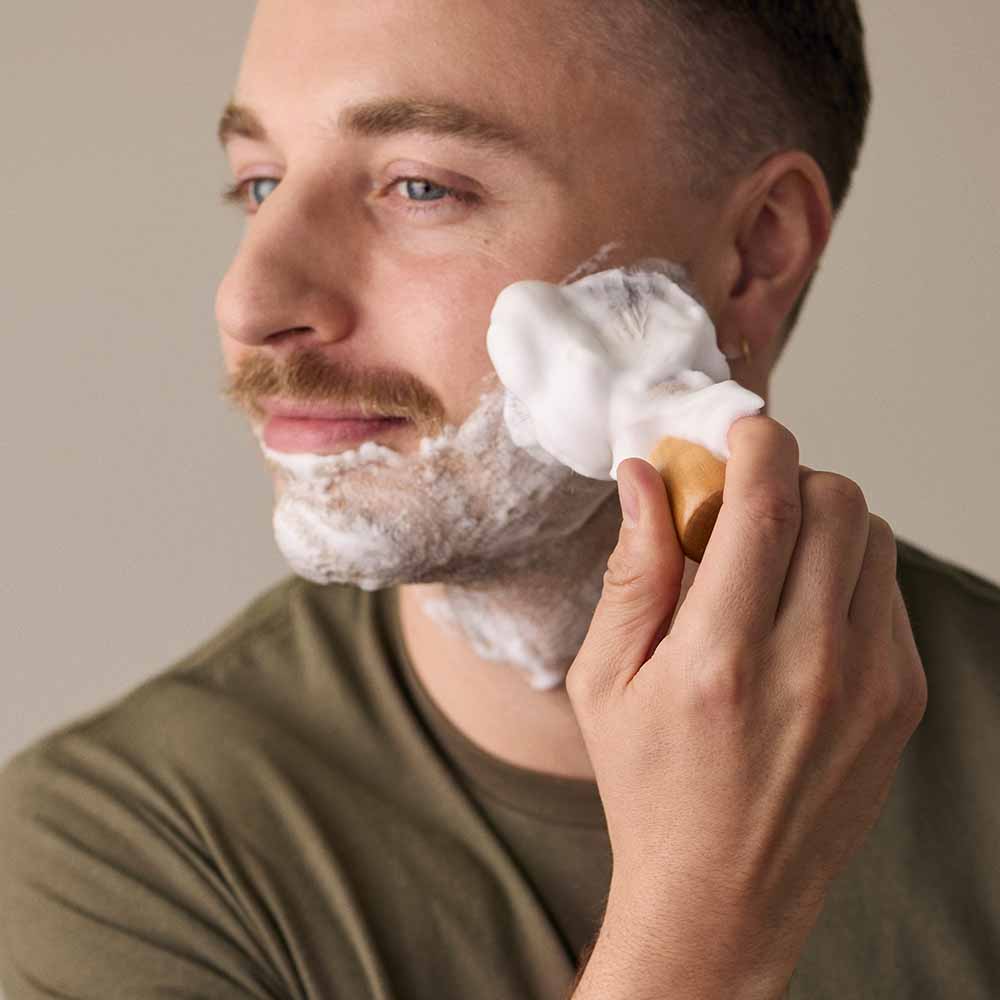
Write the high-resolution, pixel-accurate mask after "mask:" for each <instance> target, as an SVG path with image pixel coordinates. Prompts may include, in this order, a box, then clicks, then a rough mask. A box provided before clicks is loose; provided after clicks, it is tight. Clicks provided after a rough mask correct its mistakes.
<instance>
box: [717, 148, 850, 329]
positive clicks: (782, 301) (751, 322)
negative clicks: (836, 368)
mask: <svg viewBox="0 0 1000 1000" xmlns="http://www.w3.org/2000/svg"><path fill="white" fill-rule="evenodd" d="M741 193H742V195H743V197H742V198H740V202H741V204H740V205H738V208H737V213H738V214H737V225H736V227H735V233H734V235H735V248H736V253H737V256H738V259H739V268H738V273H737V274H736V277H735V281H734V282H733V283H732V285H731V287H730V289H729V294H728V297H727V300H726V302H725V304H724V306H723V310H722V316H721V321H722V324H723V325H724V326H725V327H726V328H727V334H726V336H727V340H728V341H729V342H732V343H738V342H739V338H740V337H746V338H747V340H748V341H749V343H750V344H751V346H752V347H757V348H758V349H763V348H764V347H765V346H766V345H767V344H768V343H769V342H770V341H771V340H772V339H773V338H775V337H777V336H778V335H779V334H780V332H781V330H782V327H783V324H784V321H785V319H786V317H787V316H788V315H789V313H790V312H791V311H792V309H793V307H794V305H795V303H796V301H797V300H798V298H799V295H800V293H801V291H802V289H803V288H804V287H805V285H806V282H808V280H809V278H810V276H811V275H812V273H813V271H814V270H815V269H816V264H817V262H818V260H819V258H820V256H821V254H822V253H823V250H824V248H825V247H826V244H827V241H828V240H829V238H830V229H831V226H832V224H833V210H832V207H831V204H830V195H829V189H828V188H827V184H826V179H825V178H824V176H823V173H822V171H821V170H820V168H819V166H818V165H817V164H816V162H815V161H814V160H813V159H812V157H810V156H808V155H807V154H806V153H803V152H800V151H791V152H787V153H779V154H777V155H776V156H774V157H772V158H771V159H770V160H768V161H767V162H766V163H764V164H763V166H761V167H760V168H758V170H757V171H756V172H755V173H754V175H753V176H752V177H751V178H749V179H748V182H747V184H746V185H745V186H744V187H743V188H742V192H741Z"/></svg>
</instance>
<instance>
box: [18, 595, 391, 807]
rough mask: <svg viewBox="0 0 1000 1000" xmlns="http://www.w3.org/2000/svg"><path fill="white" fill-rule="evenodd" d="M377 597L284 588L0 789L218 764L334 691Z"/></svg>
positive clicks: (77, 726) (90, 719) (26, 754)
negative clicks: (326, 689) (322, 687)
mask: <svg viewBox="0 0 1000 1000" xmlns="http://www.w3.org/2000/svg"><path fill="white" fill-rule="evenodd" d="M376 596H377V595H372V594H368V593H365V592H363V591H359V590H357V589H356V588H353V587H346V586H345V587H341V586H337V585H332V586H326V587H320V586H317V585H315V584H312V583H310V582H309V581H306V580H303V579H302V578H300V577H296V576H291V577H287V578H285V579H283V580H281V581H280V582H278V583H277V584H275V585H274V586H273V587H271V588H269V589H268V590H266V591H265V592H263V593H262V594H260V595H259V596H257V597H256V598H254V599H253V600H252V601H250V602H249V603H248V604H247V605H246V606H245V607H244V608H243V609H242V610H240V611H239V612H238V613H237V614H235V615H234V616H233V617H232V618H231V619H230V620H229V621H228V622H226V623H225V624H224V625H223V626H222V627H221V628H220V629H219V630H218V631H217V632H216V633H215V634H214V635H212V636H211V637H209V638H208V639H206V640H205V641H203V642H201V643H200V644H199V645H197V646H196V647H195V648H194V649H193V650H192V651H191V652H189V653H188V654H186V655H185V656H184V657H182V658H181V659H179V660H177V661H176V662H174V663H173V664H169V665H168V666H167V667H166V668H164V669H162V670H161V671H159V672H158V673H156V674H154V675H153V676H152V677H150V678H149V679H148V680H146V681H144V682H143V683H141V684H139V685H137V686H136V687H134V688H133V689H132V690H130V691H128V692H127V693H125V694H124V695H122V696H121V697H119V698H117V699H115V700H114V701H112V702H110V703H109V704H107V705H105V706H103V707H102V708H100V709H99V710H97V711H95V712H91V713H89V714H87V715H85V716H82V717H80V718H77V719H74V720H72V721H70V722H68V723H66V724H64V725H62V726H60V727H59V728H58V729H56V730H54V731H53V732H51V733H49V734H47V735H45V736H44V737H43V738H41V739H39V740H37V741H36V742H35V743H33V744H32V745H30V746H28V747H27V748H26V749H24V750H22V751H21V752H20V753H19V754H17V755H15V756H14V757H13V758H12V759H11V760H10V761H9V762H8V763H7V764H6V766H5V767H4V768H3V769H0V775H2V780H0V790H5V789H10V788H12V787H17V788H22V789H23V788H25V787H27V786H30V784H31V782H32V780H33V777H34V778H37V779H39V780H40V779H41V777H42V776H44V775H49V776H52V775H54V774H55V773H56V772H62V773H63V774H67V773H71V772H72V773H76V774H83V773H84V772H86V773H88V774H90V775H91V776H95V777H96V775H99V774H100V775H104V776H105V777H106V778H107V779H109V780H111V776H112V773H117V774H118V776H119V777H120V778H121V779H122V780H125V772H124V771H122V770H121V769H120V767H119V769H118V771H116V765H115V763H114V762H115V761H118V762H119V765H120V762H122V761H128V762H129V765H130V766H131V767H132V768H133V769H134V771H135V772H136V773H138V772H142V773H144V774H147V775H151V774H153V773H159V772H161V771H162V770H163V769H164V768H167V767H172V768H175V769H176V768H184V767H185V766H192V767H195V766H198V765H199V764H201V763H202V762H204V761H205V760H206V759H208V758H214V759H215V760H216V761H218V759H219V757H220V756H223V755H221V754H220V753H219V750H220V743H221V742H222V741H226V740H227V738H228V737H232V736H236V735H238V733H239V731H241V730H246V731H247V732H248V733H249V732H253V733H256V735H257V736H260V734H261V729H260V727H261V725H262V722H263V719H264V717H265V716H273V717H280V716H281V714H282V711H283V709H285V708H291V709H293V710H297V709H299V708H301V707H302V705H303V699H302V697H301V693H302V688H303V687H310V686H311V687H313V688H314V689H315V687H316V685H317V683H320V682H325V683H326V684H327V685H335V675H336V674H337V672H338V670H339V669H341V668H343V669H346V668H347V667H349V666H350V665H351V661H352V660H353V658H354V655H355V654H356V647H357V645H358V644H359V643H362V642H363V641H364V635H363V633H364V632H365V631H366V630H370V629H371V628H372V627H373V626H372V622H373V620H374V618H375V614H376V609H375V598H376ZM119 772H120V773H119ZM161 776H162V775H161ZM161 787H162V785H161Z"/></svg>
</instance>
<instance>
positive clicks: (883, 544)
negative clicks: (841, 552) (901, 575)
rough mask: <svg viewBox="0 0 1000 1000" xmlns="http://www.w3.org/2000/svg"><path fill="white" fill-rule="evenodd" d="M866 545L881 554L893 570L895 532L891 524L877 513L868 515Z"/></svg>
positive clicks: (894, 561) (895, 554) (894, 565)
mask: <svg viewBox="0 0 1000 1000" xmlns="http://www.w3.org/2000/svg"><path fill="white" fill-rule="evenodd" d="M868 547H869V548H870V549H872V550H873V552H874V553H876V554H878V555H880V556H882V557H883V558H884V560H885V562H886V563H887V564H891V565H892V568H893V572H895V567H896V557H897V550H896V533H895V532H894V531H893V530H892V525H890V524H889V522H888V521H887V520H886V519H885V518H884V517H879V516H878V514H869V515H868Z"/></svg>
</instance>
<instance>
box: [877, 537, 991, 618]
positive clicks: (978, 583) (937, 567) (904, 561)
mask: <svg viewBox="0 0 1000 1000" xmlns="http://www.w3.org/2000/svg"><path fill="white" fill-rule="evenodd" d="M896 548H897V552H898V574H897V575H898V576H899V578H900V580H901V583H905V584H907V585H908V586H909V587H910V588H911V589H915V588H931V589H934V590H937V591H942V592H949V593H953V594H955V595H956V596H959V597H961V598H963V599H965V600H966V601H968V602H969V603H971V604H974V605H982V606H984V607H985V608H986V609H991V610H994V611H1000V585H998V584H997V583H994V582H993V581H992V580H988V579H987V578H986V577H984V576H980V575H978V574H977V573H973V572H971V571H970V570H967V569H964V568H963V567H961V566H959V565H958V564H957V563H954V562H950V561H948V560H947V559H942V558H941V557H940V556H935V555H932V554H931V553H930V552H928V551H926V550H925V549H922V548H919V547H918V546H917V545H915V544H914V543H913V542H910V541H907V540H905V539H902V538H897V539H896Z"/></svg>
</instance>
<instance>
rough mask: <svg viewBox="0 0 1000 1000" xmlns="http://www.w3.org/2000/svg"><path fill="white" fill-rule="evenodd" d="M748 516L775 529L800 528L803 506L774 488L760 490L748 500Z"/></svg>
mask: <svg viewBox="0 0 1000 1000" xmlns="http://www.w3.org/2000/svg"><path fill="white" fill-rule="evenodd" d="M746 509H747V513H748V515H749V516H750V517H751V518H752V519H753V520H754V521H755V522H757V523H760V524H764V525H770V526H771V527H774V528H779V529H786V528H798V525H799V523H800V520H801V518H802V504H801V503H800V502H799V501H798V500H797V499H796V498H795V497H794V496H792V495H791V494H788V493H783V492H781V491H779V490H777V489H775V488H774V487H773V486H767V487H763V488H760V489H758V490H756V491H754V492H753V493H750V494H749V495H748V496H747V498H746Z"/></svg>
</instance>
